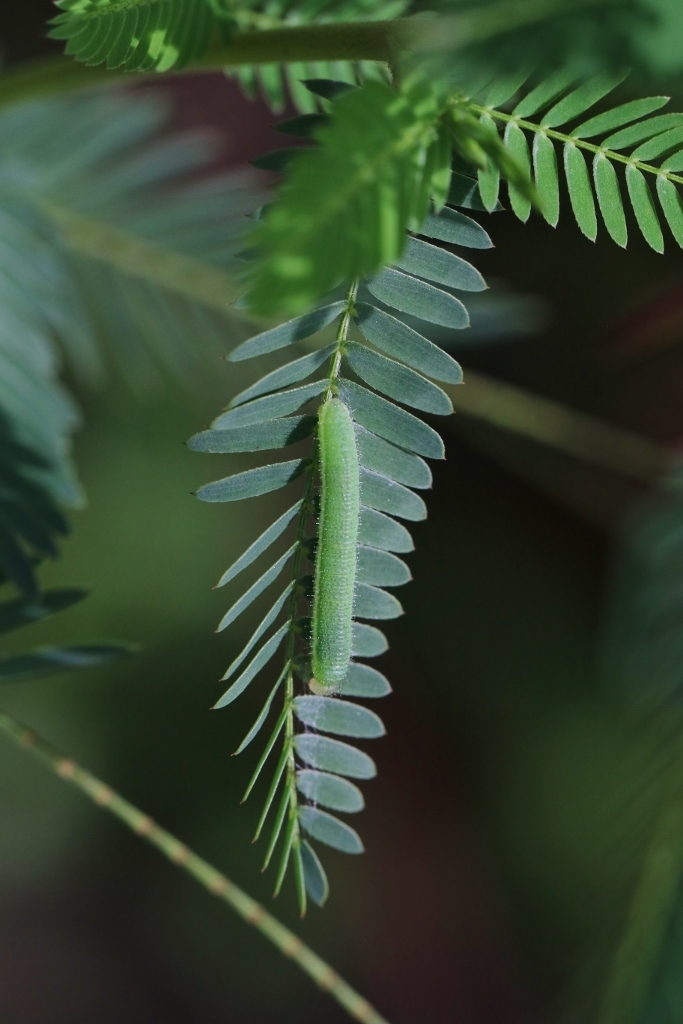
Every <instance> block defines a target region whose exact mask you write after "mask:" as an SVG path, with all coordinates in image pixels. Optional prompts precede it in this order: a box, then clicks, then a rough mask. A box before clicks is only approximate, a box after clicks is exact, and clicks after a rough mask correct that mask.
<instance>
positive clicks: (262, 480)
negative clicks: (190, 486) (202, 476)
mask: <svg viewBox="0 0 683 1024" xmlns="http://www.w3.org/2000/svg"><path fill="white" fill-rule="evenodd" d="M305 464H306V460H305V459H292V460H290V461H289V462H276V463H273V465H270V466H261V467H259V469H246V470H245V471H244V472H243V473H235V474H234V475H233V476H227V477H224V478H223V479H222V480H215V481H214V482H213V483H211V484H204V486H203V487H200V488H199V490H198V491H197V497H198V498H199V499H200V501H242V500H243V499H245V498H257V497H259V495H261V494H268V493H269V492H270V491H277V490H279V489H280V487H286V486H287V484H289V483H291V482H292V480H296V478H297V477H298V476H299V474H300V473H301V472H302V470H303V468H304V466H305Z"/></svg>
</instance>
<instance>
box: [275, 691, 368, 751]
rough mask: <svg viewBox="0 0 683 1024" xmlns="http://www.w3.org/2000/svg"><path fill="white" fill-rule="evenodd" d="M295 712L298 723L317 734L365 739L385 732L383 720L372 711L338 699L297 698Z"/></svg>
mask: <svg viewBox="0 0 683 1024" xmlns="http://www.w3.org/2000/svg"><path fill="white" fill-rule="evenodd" d="M294 711H295V712H296V716H297V718H298V719H299V721H300V722H303V724H304V725H307V726H309V727H310V728H311V729H317V730H318V731H319V732H331V733H334V734H335V735H337V736H350V737H352V738H354V739H366V740H371V739H377V737H378V736H384V733H385V729H384V726H383V724H382V720H381V718H379V716H378V715H376V714H375V712H374V711H368V709H367V708H364V707H361V705H360V704H350V703H349V702H348V701H346V700H339V699H338V698H337V697H309V696H306V697H296V698H295V700H294Z"/></svg>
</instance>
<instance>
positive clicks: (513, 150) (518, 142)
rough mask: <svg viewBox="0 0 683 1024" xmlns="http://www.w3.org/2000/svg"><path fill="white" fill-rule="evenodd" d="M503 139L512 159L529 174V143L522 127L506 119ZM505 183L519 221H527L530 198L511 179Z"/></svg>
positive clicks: (529, 210)
mask: <svg viewBox="0 0 683 1024" xmlns="http://www.w3.org/2000/svg"><path fill="white" fill-rule="evenodd" d="M504 141H505V145H506V147H507V149H508V151H509V153H510V156H511V157H512V158H513V160H515V161H516V162H517V164H518V165H519V166H520V167H521V168H522V170H523V171H526V172H527V173H528V174H529V175H530V174H531V157H530V156H529V143H528V142H527V140H526V136H525V134H524V132H523V131H522V129H521V128H520V127H519V125H518V124H515V122H514V121H508V123H507V125H506V126H505V135H504ZM507 185H508V195H509V197H510V206H511V207H512V209H513V211H514V213H515V214H516V216H517V217H519V219H520V220H521V221H527V220H528V219H529V214H530V213H531V200H530V199H529V197H528V196H527V195H525V194H524V193H523V192H521V191H520V189H519V188H518V187H517V186H516V185H514V184H513V183H512V182H511V181H508V183H507Z"/></svg>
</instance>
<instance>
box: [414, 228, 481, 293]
mask: <svg viewBox="0 0 683 1024" xmlns="http://www.w3.org/2000/svg"><path fill="white" fill-rule="evenodd" d="M395 266H397V267H398V268H399V269H400V270H405V271H407V273H409V274H414V275H415V276H416V277H424V278H426V280H427V281H433V282H434V283H435V284H444V285H446V287H448V288H456V289H457V288H459V289H460V290H461V291H468V292H483V291H484V290H485V288H486V281H485V280H484V278H483V277H482V276H481V274H480V273H479V271H478V270H477V268H476V267H473V266H472V264H471V263H468V262H467V260H463V259H461V257H460V256H456V255H455V254H454V253H452V252H448V250H447V249H441V248H440V247H439V246H438V245H432V244H431V242H423V241H422V240H421V239H419V238H411V237H408V238H407V239H406V245H405V249H404V250H403V252H402V253H401V255H400V256H399V258H398V259H397V260H396V261H395Z"/></svg>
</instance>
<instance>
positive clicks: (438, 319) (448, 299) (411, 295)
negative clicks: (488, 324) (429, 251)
mask: <svg viewBox="0 0 683 1024" xmlns="http://www.w3.org/2000/svg"><path fill="white" fill-rule="evenodd" d="M365 284H366V286H367V289H368V291H370V292H372V294H373V295H374V296H375V298H376V299H379V300H380V302H384V303H386V305H387V306H391V308H392V309H398V310H400V311H401V312H402V313H409V314H410V315H411V316H416V317H418V319H420V320H427V321H429V323H432V324H439V325H440V326H441V327H452V328H454V329H460V328H464V327H469V325H470V318H469V314H468V312H467V310H466V309H465V307H464V306H463V304H462V302H461V301H460V299H456V297H455V296H454V295H449V293H448V292H444V291H442V290H441V289H440V288H435V287H434V285H431V284H426V283H425V282H424V281H419V280H418V279H417V278H416V277H411V276H410V275H409V274H404V273H402V272H401V271H400V270H392V269H391V268H387V269H386V270H381V271H380V272H379V274H375V276H374V277H370V278H368V280H367V281H366V282H365Z"/></svg>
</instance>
